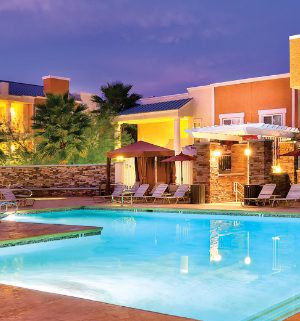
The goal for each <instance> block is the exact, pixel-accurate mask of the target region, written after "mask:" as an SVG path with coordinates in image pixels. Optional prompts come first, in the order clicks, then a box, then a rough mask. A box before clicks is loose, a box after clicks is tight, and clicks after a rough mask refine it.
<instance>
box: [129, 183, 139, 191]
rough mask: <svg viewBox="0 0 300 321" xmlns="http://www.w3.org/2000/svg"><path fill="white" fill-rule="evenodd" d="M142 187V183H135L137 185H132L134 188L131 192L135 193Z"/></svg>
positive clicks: (130, 189)
mask: <svg viewBox="0 0 300 321" xmlns="http://www.w3.org/2000/svg"><path fill="white" fill-rule="evenodd" d="M140 186H141V184H140V182H135V183H134V184H133V185H132V187H131V188H129V191H130V192H133V193H135V192H136V191H137V190H138V188H139V187H140Z"/></svg>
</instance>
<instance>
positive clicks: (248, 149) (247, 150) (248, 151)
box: [244, 148, 251, 156]
mask: <svg viewBox="0 0 300 321" xmlns="http://www.w3.org/2000/svg"><path fill="white" fill-rule="evenodd" d="M244 154H245V155H246V156H250V155H251V149H250V148H246V149H245V151H244Z"/></svg>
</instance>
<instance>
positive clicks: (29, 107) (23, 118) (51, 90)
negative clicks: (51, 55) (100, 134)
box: [0, 76, 95, 133]
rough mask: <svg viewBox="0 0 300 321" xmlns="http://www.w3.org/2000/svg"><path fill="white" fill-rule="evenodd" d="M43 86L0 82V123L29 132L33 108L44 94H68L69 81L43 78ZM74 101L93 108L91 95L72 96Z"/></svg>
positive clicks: (22, 131)
mask: <svg viewBox="0 0 300 321" xmlns="http://www.w3.org/2000/svg"><path fill="white" fill-rule="evenodd" d="M42 79H43V85H32V84H26V83H20V82H14V81H5V80H0V121H1V122H9V123H10V124H11V125H12V127H13V128H14V129H16V130H18V131H20V132H21V133H26V132H30V131H31V125H32V120H31V118H32V116H33V114H34V106H35V105H37V104H40V103H43V102H44V101H45V96H46V94H64V93H65V92H70V79H69V78H63V77H56V76H45V77H43V78H42ZM72 95H74V97H75V98H76V101H78V102H82V103H85V104H87V105H88V108H89V109H94V108H95V106H94V105H93V103H92V102H91V100H90V99H91V96H92V94H89V93H80V94H77V93H76V94H72Z"/></svg>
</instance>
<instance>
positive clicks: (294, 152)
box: [280, 149, 300, 157]
mask: <svg viewBox="0 0 300 321" xmlns="http://www.w3.org/2000/svg"><path fill="white" fill-rule="evenodd" d="M280 156H295V157H296V156H297V157H300V149H296V150H292V151H291V152H288V153H285V154H282V155H280Z"/></svg>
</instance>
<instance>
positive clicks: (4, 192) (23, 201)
mask: <svg viewBox="0 0 300 321" xmlns="http://www.w3.org/2000/svg"><path fill="white" fill-rule="evenodd" d="M0 194H1V196H2V199H3V200H5V201H6V202H9V203H16V204H17V205H18V206H33V204H34V201H35V199H34V198H26V197H24V198H17V197H16V195H15V194H14V193H13V192H12V190H11V189H9V188H1V189H0Z"/></svg>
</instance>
